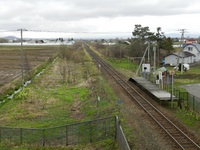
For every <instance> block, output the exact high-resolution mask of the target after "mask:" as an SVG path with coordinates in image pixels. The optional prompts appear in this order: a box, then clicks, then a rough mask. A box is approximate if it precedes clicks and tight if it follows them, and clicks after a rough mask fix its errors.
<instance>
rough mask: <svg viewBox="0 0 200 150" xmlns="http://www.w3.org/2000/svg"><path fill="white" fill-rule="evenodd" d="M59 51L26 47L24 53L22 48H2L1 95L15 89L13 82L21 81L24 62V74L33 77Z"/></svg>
mask: <svg viewBox="0 0 200 150" xmlns="http://www.w3.org/2000/svg"><path fill="white" fill-rule="evenodd" d="M58 51H59V47H58V46H57V47H53V46H51V47H48V46H24V48H23V51H21V47H20V46H0V94H4V92H6V90H9V89H10V88H11V89H12V88H15V86H16V85H11V82H12V81H14V80H16V79H19V77H20V76H21V74H22V71H21V70H22V69H21V64H22V60H23V64H24V74H29V75H30V74H32V75H33V74H35V73H38V71H39V70H37V69H38V68H37V67H39V66H41V65H44V64H45V62H47V61H48V60H50V59H53V57H55V56H56V54H57V53H58ZM22 54H23V59H22ZM34 69H35V70H34ZM29 78H30V77H29Z"/></svg>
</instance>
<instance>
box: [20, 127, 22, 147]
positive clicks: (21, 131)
mask: <svg viewBox="0 0 200 150" xmlns="http://www.w3.org/2000/svg"><path fill="white" fill-rule="evenodd" d="M20 144H22V128H20Z"/></svg>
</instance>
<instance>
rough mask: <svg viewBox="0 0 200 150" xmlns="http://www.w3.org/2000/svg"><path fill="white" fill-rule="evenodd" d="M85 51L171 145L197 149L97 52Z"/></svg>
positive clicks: (187, 137) (197, 147) (191, 141)
mask: <svg viewBox="0 0 200 150" xmlns="http://www.w3.org/2000/svg"><path fill="white" fill-rule="evenodd" d="M87 51H88V53H89V54H90V55H91V57H92V58H93V59H94V60H95V61H96V62H97V63H98V64H100V65H101V67H102V68H104V69H105V70H106V71H107V72H108V73H109V74H110V76H112V77H113V78H114V79H115V81H117V83H118V84H120V86H121V87H122V88H123V89H124V90H125V91H126V92H127V93H128V94H129V95H130V96H131V97H132V98H133V101H136V102H137V103H138V104H139V105H140V106H141V107H142V108H143V109H144V111H145V112H146V113H148V115H149V116H150V117H151V118H152V119H153V120H154V121H155V122H156V123H157V124H158V126H159V127H160V128H161V129H162V131H163V132H164V133H165V134H166V135H167V136H168V138H169V139H171V141H172V143H173V144H172V147H173V148H174V149H183V150H187V149H188V150H197V149H200V146H199V145H198V144H197V143H196V142H194V141H193V140H192V139H191V138H190V137H189V136H188V135H187V134H186V133H184V132H183V131H182V130H181V129H180V128H179V127H178V126H177V125H175V124H174V123H173V122H172V121H171V120H170V119H168V117H167V116H165V115H164V114H163V113H162V112H160V111H159V110H158V109H157V108H156V107H155V106H153V105H152V104H151V103H150V102H149V101H148V100H147V99H145V98H144V97H143V96H142V95H141V94H140V93H139V92H137V91H136V89H134V87H133V86H131V84H130V83H129V82H128V81H126V80H125V79H124V78H123V77H122V76H121V75H120V74H119V73H118V72H117V71H116V70H115V69H113V68H112V67H111V66H110V65H108V64H107V63H106V62H105V61H104V60H102V59H101V58H100V57H99V56H98V55H97V54H95V53H94V52H93V51H92V50H91V49H90V47H89V46H88V45H87Z"/></svg>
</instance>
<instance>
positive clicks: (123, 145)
mask: <svg viewBox="0 0 200 150" xmlns="http://www.w3.org/2000/svg"><path fill="white" fill-rule="evenodd" d="M116 140H117V142H118V144H119V147H120V149H122V150H130V147H129V144H128V142H127V140H126V137H125V135H124V132H123V130H122V127H121V126H120V123H119V119H118V117H116Z"/></svg>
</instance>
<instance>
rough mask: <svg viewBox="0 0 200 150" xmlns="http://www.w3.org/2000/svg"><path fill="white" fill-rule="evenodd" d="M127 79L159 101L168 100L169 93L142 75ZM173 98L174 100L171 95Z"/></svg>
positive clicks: (174, 98) (169, 98)
mask: <svg viewBox="0 0 200 150" xmlns="http://www.w3.org/2000/svg"><path fill="white" fill-rule="evenodd" d="M129 81H131V82H133V83H134V84H136V85H137V86H138V87H140V89H142V90H143V91H145V92H146V93H147V94H148V95H150V96H151V97H152V98H154V99H156V100H160V101H170V100H171V99H172V98H171V93H169V92H167V91H165V90H163V89H161V88H160V87H158V86H157V85H155V84H153V83H152V82H150V81H148V80H146V79H145V78H142V77H134V78H130V79H129ZM173 100H176V97H175V96H174V95H173Z"/></svg>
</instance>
